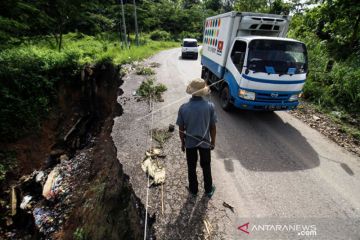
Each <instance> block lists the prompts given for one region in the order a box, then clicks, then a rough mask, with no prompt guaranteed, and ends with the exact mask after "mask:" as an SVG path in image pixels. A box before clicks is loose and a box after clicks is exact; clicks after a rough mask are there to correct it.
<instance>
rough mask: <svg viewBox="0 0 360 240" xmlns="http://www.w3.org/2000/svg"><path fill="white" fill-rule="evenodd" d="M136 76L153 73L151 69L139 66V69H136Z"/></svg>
mask: <svg viewBox="0 0 360 240" xmlns="http://www.w3.org/2000/svg"><path fill="white" fill-rule="evenodd" d="M136 74H138V75H154V74H155V71H154V70H153V69H152V68H149V67H143V66H140V67H137V68H136Z"/></svg>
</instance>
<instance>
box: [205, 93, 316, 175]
mask: <svg viewBox="0 0 360 240" xmlns="http://www.w3.org/2000/svg"><path fill="white" fill-rule="evenodd" d="M215 94H216V93H214V96H212V97H211V100H212V101H213V102H214V103H215V107H216V111H217V115H218V124H217V128H218V134H217V135H218V136H217V139H218V140H217V151H216V153H217V155H218V156H219V157H220V159H221V160H222V161H223V162H224V167H225V169H226V171H228V172H233V171H234V163H235V162H237V161H238V162H240V163H241V165H242V166H243V167H245V168H246V169H248V170H251V171H279V172H281V171H298V170H305V169H311V168H315V167H317V166H319V164H320V160H319V156H318V154H317V153H316V152H315V150H314V149H313V148H312V146H311V145H310V144H309V143H308V142H307V140H306V138H304V137H303V136H302V134H301V133H300V132H299V131H298V130H297V129H296V128H294V127H293V126H291V125H290V124H288V123H287V122H284V121H283V120H282V119H281V118H280V117H279V116H278V115H277V114H276V113H272V112H254V111H244V110H238V109H234V110H233V111H232V112H225V111H223V110H222V109H221V106H220V103H219V98H218V97H217V96H215Z"/></svg>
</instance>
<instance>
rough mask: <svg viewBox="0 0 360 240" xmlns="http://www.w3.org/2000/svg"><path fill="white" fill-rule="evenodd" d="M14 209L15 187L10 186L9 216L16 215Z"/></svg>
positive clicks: (15, 202) (15, 205)
mask: <svg viewBox="0 0 360 240" xmlns="http://www.w3.org/2000/svg"><path fill="white" fill-rule="evenodd" d="M16 207H17V199H16V191H15V186H12V187H11V216H15V215H16Z"/></svg>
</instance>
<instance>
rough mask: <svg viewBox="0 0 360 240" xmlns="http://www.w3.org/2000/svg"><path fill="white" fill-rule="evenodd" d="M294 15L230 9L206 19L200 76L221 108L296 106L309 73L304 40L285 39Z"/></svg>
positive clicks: (285, 108) (280, 108)
mask: <svg viewBox="0 0 360 240" xmlns="http://www.w3.org/2000/svg"><path fill="white" fill-rule="evenodd" d="M289 24H290V17H289V16H285V15H276V14H265V13H250V12H235V11H232V12H228V13H224V14H220V15H217V16H212V17H209V18H207V19H206V20H205V26H204V37H203V48H202V56H201V65H202V71H201V77H202V78H203V79H204V80H205V81H206V82H207V83H208V85H210V86H211V87H212V88H213V89H215V90H218V91H219V92H220V103H221V107H222V108H223V109H224V110H226V111H228V110H230V109H232V108H233V107H234V106H235V107H236V108H240V109H248V110H258V111H275V110H291V109H295V108H296V107H297V106H298V104H299V101H298V97H299V94H301V92H302V89H303V86H304V83H305V80H306V76H307V72H308V59H307V50H306V46H305V44H304V43H302V42H300V41H297V40H295V39H290V38H286V34H287V32H288V28H289Z"/></svg>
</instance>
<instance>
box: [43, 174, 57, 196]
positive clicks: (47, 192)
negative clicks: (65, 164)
mask: <svg viewBox="0 0 360 240" xmlns="http://www.w3.org/2000/svg"><path fill="white" fill-rule="evenodd" d="M58 175H59V170H58V169H56V168H54V169H53V170H52V171H51V172H50V174H49V176H48V178H47V180H46V183H45V185H44V188H43V192H42V195H43V196H44V198H46V199H47V200H50V199H51V198H52V197H54V191H53V185H54V183H55V180H56V178H57V177H58Z"/></svg>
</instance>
